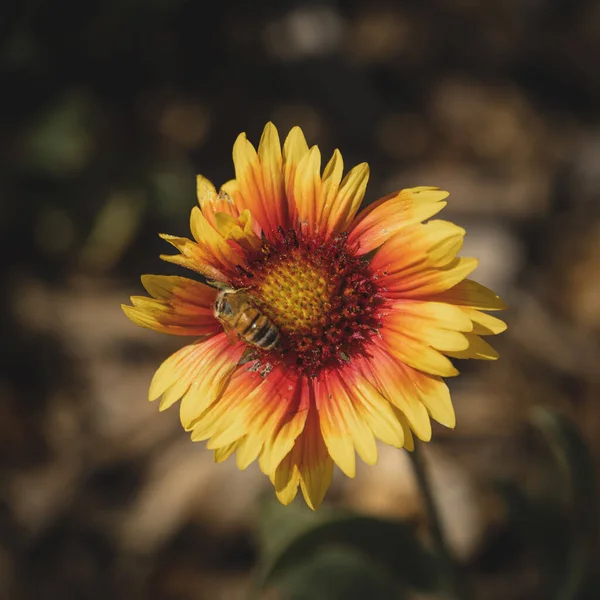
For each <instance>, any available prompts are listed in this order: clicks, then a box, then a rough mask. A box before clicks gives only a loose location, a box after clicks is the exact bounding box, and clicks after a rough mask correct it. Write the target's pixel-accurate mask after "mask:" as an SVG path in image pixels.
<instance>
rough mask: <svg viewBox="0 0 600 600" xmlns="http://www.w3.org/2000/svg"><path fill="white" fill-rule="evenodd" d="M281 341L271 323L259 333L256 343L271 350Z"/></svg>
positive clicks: (257, 333) (264, 326)
mask: <svg viewBox="0 0 600 600" xmlns="http://www.w3.org/2000/svg"><path fill="white" fill-rule="evenodd" d="M278 339H279V332H278V331H277V329H276V328H275V327H273V326H272V325H271V324H270V323H268V322H266V323H265V324H264V325H263V326H262V327H261V328H260V329H259V330H258V331H257V332H256V337H255V339H254V343H255V344H256V345H257V346H260V347H261V348H265V349H269V348H271V347H273V345H274V344H275V343H276V342H277V340H278Z"/></svg>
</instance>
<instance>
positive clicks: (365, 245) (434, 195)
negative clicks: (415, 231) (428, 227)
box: [348, 187, 449, 254]
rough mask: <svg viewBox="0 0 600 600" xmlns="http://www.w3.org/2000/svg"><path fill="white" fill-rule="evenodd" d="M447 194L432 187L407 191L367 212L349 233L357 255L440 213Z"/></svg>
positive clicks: (360, 216)
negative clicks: (356, 247) (356, 249)
mask: <svg viewBox="0 0 600 600" xmlns="http://www.w3.org/2000/svg"><path fill="white" fill-rule="evenodd" d="M448 195H449V194H448V192H445V191H443V190H440V189H438V188H432V187H418V188H410V189H405V190H402V191H400V192H398V193H397V194H390V195H389V196H386V197H384V198H381V199H380V200H378V201H377V202H374V203H373V204H371V205H370V206H368V207H367V208H366V209H364V210H363V211H362V212H361V213H360V214H359V215H358V216H357V218H356V220H355V222H354V223H353V225H352V228H351V230H350V236H349V238H348V241H349V243H350V244H352V245H354V244H359V250H358V252H359V253H360V254H366V253H367V252H371V251H372V250H374V249H375V248H377V247H378V246H381V244H383V243H384V242H385V241H387V240H388V239H390V238H391V237H392V236H393V235H394V234H396V233H397V232H399V231H401V230H402V229H404V228H405V227H410V226H411V225H414V224H416V223H422V222H423V221H425V220H426V219H429V218H430V217H432V216H433V215H435V214H437V213H438V212H439V211H440V210H442V208H444V206H446V202H442V200H444V199H445V198H447V197H448Z"/></svg>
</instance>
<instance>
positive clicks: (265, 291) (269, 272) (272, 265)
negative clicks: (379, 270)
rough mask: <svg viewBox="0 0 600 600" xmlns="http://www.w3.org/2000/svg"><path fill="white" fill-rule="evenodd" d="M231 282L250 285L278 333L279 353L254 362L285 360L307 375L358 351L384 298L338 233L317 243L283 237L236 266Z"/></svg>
mask: <svg viewBox="0 0 600 600" xmlns="http://www.w3.org/2000/svg"><path fill="white" fill-rule="evenodd" d="M234 285H235V287H246V288H249V289H248V293H250V294H251V295H252V296H254V298H256V302H257V304H258V305H259V306H260V309H261V311H262V312H263V313H264V314H265V315H266V316H268V317H269V318H270V319H271V320H272V321H273V323H274V324H275V325H276V327H277V328H278V329H279V332H280V334H281V338H282V345H281V348H280V349H279V350H278V351H271V352H269V353H268V356H264V357H261V358H260V361H264V362H265V363H273V362H276V361H284V362H285V364H286V367H288V368H292V369H295V370H297V371H298V372H300V373H302V374H305V375H308V376H310V377H316V376H318V375H319V374H320V373H321V372H323V370H326V369H328V368H333V367H335V366H339V365H340V364H342V363H344V362H348V361H349V360H351V358H352V357H353V356H355V355H357V354H361V353H364V352H365V349H366V348H365V346H366V344H367V343H368V341H369V340H370V339H371V337H372V336H373V335H374V334H376V332H377V330H378V328H379V327H380V326H381V316H382V315H381V305H382V303H383V298H382V296H381V295H380V294H379V290H378V288H377V285H376V283H375V281H374V280H373V278H372V276H371V274H370V271H369V267H368V264H367V263H366V262H365V261H364V260H362V259H360V258H358V257H356V256H354V255H353V253H352V252H351V251H350V250H349V249H348V247H347V245H346V236H344V235H342V236H339V237H337V238H335V239H333V240H330V241H323V240H320V239H310V238H309V239H306V238H298V236H297V234H296V233H295V232H294V231H288V232H281V239H280V240H278V241H277V242H275V243H267V242H265V244H264V245H263V247H262V249H261V251H260V253H257V255H256V256H254V257H251V258H250V260H249V261H248V263H247V264H246V265H245V266H244V267H243V268H242V267H240V277H239V279H238V280H237V281H235V282H234Z"/></svg>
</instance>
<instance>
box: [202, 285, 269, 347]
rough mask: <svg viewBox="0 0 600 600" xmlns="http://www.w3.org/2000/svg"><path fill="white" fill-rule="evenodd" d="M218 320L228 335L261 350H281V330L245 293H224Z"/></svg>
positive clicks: (217, 307)
mask: <svg viewBox="0 0 600 600" xmlns="http://www.w3.org/2000/svg"><path fill="white" fill-rule="evenodd" d="M214 315H215V317H216V318H217V319H218V320H219V321H220V322H221V324H222V325H223V328H224V329H225V331H226V332H227V333H228V335H229V334H233V335H234V336H235V335H236V334H237V337H238V338H239V339H240V340H242V341H244V342H246V344H249V345H250V346H255V347H256V348H260V349H261V350H273V349H275V348H277V347H278V346H279V342H280V336H279V330H278V329H277V327H276V326H275V324H274V323H273V321H271V319H270V318H269V317H267V315H265V314H264V313H263V312H262V311H261V310H260V308H259V307H258V306H257V304H256V301H255V300H254V299H253V298H252V296H251V295H250V294H248V293H246V292H245V291H244V290H232V289H221V291H219V293H218V294H217V298H216V300H215V308H214Z"/></svg>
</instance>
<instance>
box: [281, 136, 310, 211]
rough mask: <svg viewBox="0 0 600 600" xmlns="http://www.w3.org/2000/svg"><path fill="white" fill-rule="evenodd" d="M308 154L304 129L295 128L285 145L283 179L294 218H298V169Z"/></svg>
mask: <svg viewBox="0 0 600 600" xmlns="http://www.w3.org/2000/svg"><path fill="white" fill-rule="evenodd" d="M306 154H308V144H307V143H306V139H305V137H304V134H303V133H302V129H300V127H293V128H292V129H291V131H290V132H289V134H288V136H287V138H286V139H285V142H284V144H283V177H284V185H285V193H286V196H287V200H288V207H289V214H290V217H292V218H295V217H296V202H295V199H294V182H295V179H296V169H297V168H298V165H299V164H300V161H301V160H302V159H303V158H304V156H305V155H306Z"/></svg>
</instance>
